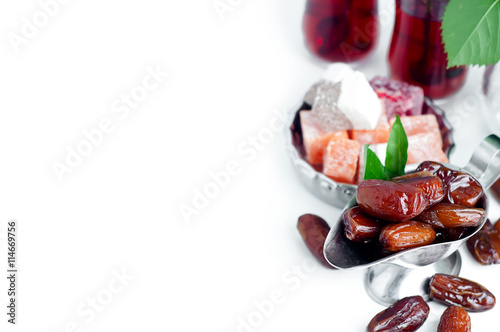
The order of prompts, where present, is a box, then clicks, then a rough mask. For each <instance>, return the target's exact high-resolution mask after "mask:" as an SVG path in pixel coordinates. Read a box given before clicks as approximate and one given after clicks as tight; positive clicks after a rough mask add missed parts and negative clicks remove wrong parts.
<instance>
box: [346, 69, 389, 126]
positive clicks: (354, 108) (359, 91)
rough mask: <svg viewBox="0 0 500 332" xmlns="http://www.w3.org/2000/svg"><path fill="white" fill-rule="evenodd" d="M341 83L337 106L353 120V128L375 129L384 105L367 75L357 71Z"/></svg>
mask: <svg viewBox="0 0 500 332" xmlns="http://www.w3.org/2000/svg"><path fill="white" fill-rule="evenodd" d="M340 83H341V93H340V95H339V99H338V101H337V108H338V109H339V110H340V111H341V112H342V113H344V115H345V116H346V117H347V118H348V119H349V120H350V121H351V123H352V126H353V128H352V129H375V127H376V126H377V122H378V119H379V118H380V114H381V113H382V105H381V104H380V101H379V99H378V96H377V94H376V93H375V91H373V89H372V87H371V86H370V83H369V82H368V81H367V79H366V77H365V75H364V74H363V73H361V72H359V71H355V72H354V73H353V74H352V75H349V76H347V77H345V78H344V79H343V80H342V81H341V82H340Z"/></svg>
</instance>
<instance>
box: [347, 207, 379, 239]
mask: <svg viewBox="0 0 500 332" xmlns="http://www.w3.org/2000/svg"><path fill="white" fill-rule="evenodd" d="M342 222H343V224H344V234H345V236H346V237H347V238H348V239H349V240H351V241H354V242H364V243H366V242H370V241H371V240H373V239H376V238H378V236H379V234H380V230H381V229H382V226H383V225H382V223H381V222H380V221H378V220H377V219H375V218H372V217H370V216H368V215H366V214H365V213H363V211H362V210H361V208H360V207H359V206H354V207H352V208H350V209H349V210H347V211H346V212H345V213H344V215H343V216H342Z"/></svg>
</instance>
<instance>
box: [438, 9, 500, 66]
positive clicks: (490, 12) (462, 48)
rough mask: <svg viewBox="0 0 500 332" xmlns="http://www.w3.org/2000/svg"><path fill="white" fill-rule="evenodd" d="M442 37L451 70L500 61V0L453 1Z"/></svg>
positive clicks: (447, 10)
mask: <svg viewBox="0 0 500 332" xmlns="http://www.w3.org/2000/svg"><path fill="white" fill-rule="evenodd" d="M442 36H443V42H444V49H445V51H446V53H447V54H448V68H450V67H453V66H459V65H488V64H490V63H495V62H498V61H499V60H500V0H450V2H449V3H448V5H447V6H446V10H445V12H444V15H443V23H442Z"/></svg>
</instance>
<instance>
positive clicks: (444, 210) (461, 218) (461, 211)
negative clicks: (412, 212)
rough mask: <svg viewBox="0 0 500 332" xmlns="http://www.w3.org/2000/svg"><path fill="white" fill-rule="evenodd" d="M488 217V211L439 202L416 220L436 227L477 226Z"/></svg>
mask: <svg viewBox="0 0 500 332" xmlns="http://www.w3.org/2000/svg"><path fill="white" fill-rule="evenodd" d="M485 217H486V211H485V210H483V209H479V208H469V207H464V206H461V205H457V204H451V203H438V204H436V205H434V206H432V207H430V208H428V209H427V210H425V211H423V212H422V213H421V214H419V215H418V216H416V217H415V218H414V220H417V221H420V222H423V223H426V224H429V225H431V226H432V227H434V228H457V227H476V226H479V225H480V224H481V222H482V221H483V220H484V218H485Z"/></svg>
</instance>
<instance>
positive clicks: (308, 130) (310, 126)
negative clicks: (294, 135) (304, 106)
mask: <svg viewBox="0 0 500 332" xmlns="http://www.w3.org/2000/svg"><path fill="white" fill-rule="evenodd" d="M300 123H301V126H302V138H303V140H304V148H305V150H306V157H307V161H308V162H309V164H311V165H321V164H322V163H323V156H324V154H325V150H326V147H327V145H328V143H329V142H330V141H331V140H335V139H341V138H348V135H347V131H346V130H337V131H333V132H330V133H328V132H326V131H324V130H323V129H322V128H321V126H320V124H319V123H318V121H317V120H316V118H315V117H314V114H312V113H311V112H310V111H301V112H300Z"/></svg>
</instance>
